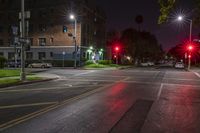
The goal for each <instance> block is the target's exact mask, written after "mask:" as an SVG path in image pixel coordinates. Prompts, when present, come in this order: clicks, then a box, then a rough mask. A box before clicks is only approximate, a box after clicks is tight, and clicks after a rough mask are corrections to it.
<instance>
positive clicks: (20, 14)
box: [19, 11, 31, 19]
mask: <svg viewBox="0 0 200 133" xmlns="http://www.w3.org/2000/svg"><path fill="white" fill-rule="evenodd" d="M24 15H25V16H24V17H25V19H29V18H30V17H31V12H30V11H26V12H25V14H24ZM21 18H22V13H21V12H20V13H19V19H21Z"/></svg>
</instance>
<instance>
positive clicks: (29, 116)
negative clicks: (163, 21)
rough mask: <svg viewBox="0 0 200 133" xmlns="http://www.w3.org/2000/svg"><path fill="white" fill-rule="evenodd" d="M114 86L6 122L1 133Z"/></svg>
mask: <svg viewBox="0 0 200 133" xmlns="http://www.w3.org/2000/svg"><path fill="white" fill-rule="evenodd" d="M113 85H115V83H111V84H108V85H105V86H102V87H100V88H97V89H95V90H92V91H89V92H86V93H83V94H81V95H78V96H76V97H73V98H70V99H67V100H65V101H62V102H60V103H58V104H54V105H51V106H49V107H46V108H44V109H41V110H39V111H36V112H33V113H31V114H28V115H25V116H22V117H20V118H17V119H14V120H11V121H9V122H6V123H4V124H1V125H0V131H3V130H5V129H7V128H10V127H13V126H15V125H17V124H20V123H22V122H24V121H27V120H30V119H32V118H35V117H37V116H40V115H42V114H45V113H46V112H49V111H51V110H54V109H57V108H59V107H61V106H64V105H66V104H69V103H71V102H74V101H77V100H79V99H81V98H84V97H86V96H89V95H92V94H95V93H96V92H99V91H102V90H104V89H106V88H108V87H111V86H113Z"/></svg>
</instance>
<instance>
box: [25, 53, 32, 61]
mask: <svg viewBox="0 0 200 133" xmlns="http://www.w3.org/2000/svg"><path fill="white" fill-rule="evenodd" d="M26 59H27V60H32V59H33V53H32V52H26Z"/></svg>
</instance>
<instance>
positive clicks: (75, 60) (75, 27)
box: [70, 14, 77, 69]
mask: <svg viewBox="0 0 200 133" xmlns="http://www.w3.org/2000/svg"><path fill="white" fill-rule="evenodd" d="M70 19H71V20H74V36H73V39H74V56H75V57H74V69H76V62H77V46H76V32H77V19H76V17H75V16H74V15H73V14H71V15H70Z"/></svg>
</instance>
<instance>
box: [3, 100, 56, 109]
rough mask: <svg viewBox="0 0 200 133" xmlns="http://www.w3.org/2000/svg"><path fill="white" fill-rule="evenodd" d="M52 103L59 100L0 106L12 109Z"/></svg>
mask: <svg viewBox="0 0 200 133" xmlns="http://www.w3.org/2000/svg"><path fill="white" fill-rule="evenodd" d="M52 104H58V102H44V103H31V104H18V105H8V106H0V109H11V108H21V107H32V106H42V105H52Z"/></svg>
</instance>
